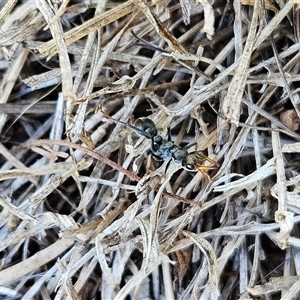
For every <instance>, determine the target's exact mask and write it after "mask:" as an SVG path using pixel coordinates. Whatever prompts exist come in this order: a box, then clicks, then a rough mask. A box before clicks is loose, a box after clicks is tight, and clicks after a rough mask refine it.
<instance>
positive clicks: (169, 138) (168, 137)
mask: <svg viewBox="0 0 300 300" xmlns="http://www.w3.org/2000/svg"><path fill="white" fill-rule="evenodd" d="M167 141H168V142H172V134H171V128H170V127H169V126H168V134H167Z"/></svg>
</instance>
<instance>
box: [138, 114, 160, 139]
mask: <svg viewBox="0 0 300 300" xmlns="http://www.w3.org/2000/svg"><path fill="white" fill-rule="evenodd" d="M134 126H135V127H136V129H135V132H136V133H137V134H138V135H139V136H144V137H146V138H147V139H152V138H153V137H155V136H157V129H156V126H155V124H154V122H153V121H152V120H150V119H148V118H139V119H136V121H135V122H134ZM137 129H138V130H137Z"/></svg>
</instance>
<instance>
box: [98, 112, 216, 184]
mask: <svg viewBox="0 0 300 300" xmlns="http://www.w3.org/2000/svg"><path fill="white" fill-rule="evenodd" d="M104 115H105V116H108V115H107V114H106V113H104ZM108 117H109V118H110V119H113V118H111V117H110V116H108ZM113 120H114V119H113ZM114 121H117V120H114ZM118 122H121V123H123V124H125V125H126V126H128V127H130V128H132V129H133V130H134V131H135V132H136V134H138V135H139V136H143V137H145V138H147V139H150V140H151V151H152V154H153V156H154V157H155V158H156V159H158V160H166V159H168V158H171V159H172V160H173V161H174V162H175V163H176V164H181V165H182V167H183V168H184V169H186V170H188V171H200V172H201V173H202V174H203V175H204V177H205V178H207V179H208V180H211V179H210V176H209V175H208V173H207V172H208V171H209V170H216V169H217V168H218V167H219V163H218V162H216V161H214V160H213V159H211V158H209V157H208V156H205V155H204V154H203V153H202V152H201V151H193V152H191V153H188V151H187V149H186V148H182V147H180V146H178V145H175V144H174V142H173V141H172V139H171V131H170V128H168V136H167V139H164V138H163V137H162V136H160V135H158V132H157V128H156V126H155V124H154V122H153V121H152V120H150V119H149V118H139V119H137V120H136V121H135V123H134V125H131V124H128V123H125V122H122V121H118ZM205 161H208V162H210V163H211V164H213V166H210V167H208V166H204V165H203V163H204V162H205Z"/></svg>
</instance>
